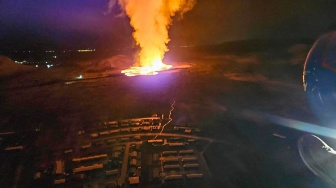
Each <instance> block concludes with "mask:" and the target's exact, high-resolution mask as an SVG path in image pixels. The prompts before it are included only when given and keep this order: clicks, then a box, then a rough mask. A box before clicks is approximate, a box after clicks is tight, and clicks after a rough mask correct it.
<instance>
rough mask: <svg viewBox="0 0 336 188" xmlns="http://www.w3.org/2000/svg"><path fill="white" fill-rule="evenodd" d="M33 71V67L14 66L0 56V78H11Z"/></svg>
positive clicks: (10, 61) (11, 62) (12, 62)
mask: <svg viewBox="0 0 336 188" xmlns="http://www.w3.org/2000/svg"><path fill="white" fill-rule="evenodd" d="M32 70H34V67H31V66H28V65H21V64H16V63H15V62H14V61H12V60H11V59H9V58H8V57H5V56H1V55H0V77H5V76H11V75H13V74H19V73H23V72H28V71H32Z"/></svg>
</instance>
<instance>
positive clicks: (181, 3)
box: [109, 0, 196, 67]
mask: <svg viewBox="0 0 336 188" xmlns="http://www.w3.org/2000/svg"><path fill="white" fill-rule="evenodd" d="M115 3H116V0H110V2H109V8H111V5H114V4H115ZM118 3H119V5H120V7H121V8H122V10H123V11H124V12H125V13H126V14H127V15H128V17H129V18H130V24H131V26H132V27H133V28H134V32H133V37H134V39H135V41H136V43H137V45H138V46H139V47H140V51H139V53H138V55H137V59H136V66H141V67H155V66H158V64H160V63H161V64H162V59H163V57H164V54H165V53H166V52H167V51H168V48H167V43H168V42H169V40H170V39H169V35H168V28H169V26H170V25H171V24H172V17H173V16H175V15H176V14H179V15H180V16H181V18H182V17H183V14H184V13H185V12H187V11H189V10H191V9H192V8H193V7H194V5H195V3H196V0H118Z"/></svg>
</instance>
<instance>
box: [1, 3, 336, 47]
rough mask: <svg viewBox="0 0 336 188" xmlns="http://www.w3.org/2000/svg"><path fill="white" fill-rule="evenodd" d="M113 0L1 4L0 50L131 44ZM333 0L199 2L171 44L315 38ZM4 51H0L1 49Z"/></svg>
mask: <svg viewBox="0 0 336 188" xmlns="http://www.w3.org/2000/svg"><path fill="white" fill-rule="evenodd" d="M107 5H108V0H71V1H69V0H48V1H44V0H34V1H27V0H1V1H0V48H1V49H4V50H6V49H8V48H10V49H13V48H23V47H32V48H34V47H36V48H38V47H48V46H58V47H69V48H71V47H104V48H105V47H106V48H116V47H124V46H130V44H131V43H132V38H131V33H132V28H131V27H130V26H129V23H128V21H129V20H128V18H127V17H118V16H117V15H119V14H120V10H119V9H118V7H115V8H114V9H113V10H112V12H111V13H110V14H107V15H106V14H104V12H106V11H107V9H108V8H107ZM335 10H336V3H335V2H334V1H333V0H310V1H306V0H295V1H292V0H282V1H279V0H253V1H252V0H235V1H229V0H211V1H209V0H198V2H197V4H196V6H195V7H194V9H193V10H192V11H190V12H188V13H187V14H186V15H185V16H184V19H182V20H177V19H175V20H174V24H173V26H172V27H171V30H170V35H171V39H172V40H171V44H172V45H202V44H214V43H222V42H225V41H232V40H245V39H251V38H258V39H274V38H277V39H281V38H316V37H317V36H319V35H320V34H321V33H322V32H323V31H325V30H326V29H327V28H328V27H330V26H331V25H333V24H334V23H336V11H335ZM1 49H0V50H1Z"/></svg>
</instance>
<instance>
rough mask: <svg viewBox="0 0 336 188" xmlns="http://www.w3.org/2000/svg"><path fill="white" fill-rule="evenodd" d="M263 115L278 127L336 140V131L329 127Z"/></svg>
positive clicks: (262, 114)
mask: <svg viewBox="0 0 336 188" xmlns="http://www.w3.org/2000/svg"><path fill="white" fill-rule="evenodd" d="M258 114H259V115H261V116H262V117H263V118H265V119H267V120H269V121H271V122H272V123H275V124H277V125H282V126H284V127H288V128H292V129H296V130H299V131H304V132H308V133H312V134H317V135H321V136H325V137H329V138H334V139H336V130H335V129H331V128H327V127H322V126H319V125H314V124H311V123H306V122H302V121H298V120H293V119H288V118H283V117H280V116H276V115H271V114H268V113H258Z"/></svg>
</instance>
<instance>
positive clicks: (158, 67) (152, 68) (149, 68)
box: [121, 60, 173, 76]
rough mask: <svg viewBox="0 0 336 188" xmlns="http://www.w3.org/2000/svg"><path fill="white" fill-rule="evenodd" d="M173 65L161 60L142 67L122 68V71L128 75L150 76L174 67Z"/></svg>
mask: <svg viewBox="0 0 336 188" xmlns="http://www.w3.org/2000/svg"><path fill="white" fill-rule="evenodd" d="M172 67H173V66H172V65H166V64H164V63H162V61H161V60H157V61H154V62H152V63H150V64H149V65H146V66H141V67H136V66H133V67H130V68H128V69H125V70H122V71H121V73H123V74H125V75H126V76H140V75H143V76H149V75H157V74H158V72H159V71H164V70H168V69H170V68H172Z"/></svg>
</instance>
